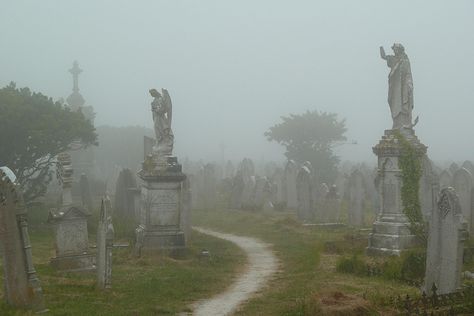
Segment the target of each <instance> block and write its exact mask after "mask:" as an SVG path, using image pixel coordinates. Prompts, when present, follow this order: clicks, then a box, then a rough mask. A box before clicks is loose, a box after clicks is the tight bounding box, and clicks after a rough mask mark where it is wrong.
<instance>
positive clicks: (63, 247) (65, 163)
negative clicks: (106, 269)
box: [48, 153, 95, 271]
mask: <svg viewBox="0 0 474 316" xmlns="http://www.w3.org/2000/svg"><path fill="white" fill-rule="evenodd" d="M57 167H58V168H57V171H58V178H59V181H60V183H61V184H62V199H61V200H62V205H61V207H59V208H54V209H51V210H50V211H49V214H48V223H50V224H52V225H53V227H54V238H55V251H56V257H54V258H51V261H50V264H51V266H52V267H53V268H55V269H57V270H62V271H89V270H93V269H94V268H95V267H94V259H95V256H94V255H93V254H91V253H90V252H89V237H88V231H87V218H88V217H89V216H90V214H89V213H88V212H87V211H86V209H84V208H83V207H82V206H79V205H74V204H73V202H72V194H71V186H72V182H73V178H72V174H73V169H72V163H71V159H70V156H69V154H68V153H61V154H59V155H58V165H57Z"/></svg>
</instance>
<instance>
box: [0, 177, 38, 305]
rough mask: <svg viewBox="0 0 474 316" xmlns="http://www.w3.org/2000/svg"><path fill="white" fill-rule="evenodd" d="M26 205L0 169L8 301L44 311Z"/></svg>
mask: <svg viewBox="0 0 474 316" xmlns="http://www.w3.org/2000/svg"><path fill="white" fill-rule="evenodd" d="M26 215H27V214H26V208H25V205H24V203H23V199H22V196H21V194H20V193H19V191H18V187H17V185H16V184H14V183H12V182H11V180H10V179H9V178H8V176H7V175H6V173H4V172H3V170H0V250H1V255H2V257H3V270H4V271H5V275H4V288H5V295H4V296H5V299H6V301H7V303H8V304H10V305H12V306H15V307H20V308H31V309H33V310H35V311H37V312H43V311H46V310H45V307H44V302H43V291H42V289H41V285H40V282H39V279H38V277H37V276H36V271H35V268H34V266H33V260H32V254H31V244H30V238H29V234H28V222H27V218H26Z"/></svg>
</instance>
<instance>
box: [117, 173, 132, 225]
mask: <svg viewBox="0 0 474 316" xmlns="http://www.w3.org/2000/svg"><path fill="white" fill-rule="evenodd" d="M137 189H138V186H137V181H136V179H135V175H134V174H133V173H132V171H131V170H130V169H128V168H125V169H122V170H121V171H120V173H119V176H118V178H117V182H116V184H115V196H114V216H116V217H119V218H122V219H129V220H133V219H134V218H135V214H136V209H135V206H136V205H135V204H136V203H135V196H136V195H137V193H136V191H137Z"/></svg>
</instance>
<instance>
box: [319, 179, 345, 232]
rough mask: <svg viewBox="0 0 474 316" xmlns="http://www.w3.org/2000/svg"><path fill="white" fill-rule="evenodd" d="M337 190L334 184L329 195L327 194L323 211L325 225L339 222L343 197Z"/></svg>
mask: <svg viewBox="0 0 474 316" xmlns="http://www.w3.org/2000/svg"><path fill="white" fill-rule="evenodd" d="M337 190H338V188H337V186H336V185H335V184H333V185H332V186H331V187H330V188H329V192H328V194H326V199H325V200H324V206H323V209H322V218H323V223H337V222H339V219H340V214H339V211H340V202H341V196H340V195H339V193H338V191H337Z"/></svg>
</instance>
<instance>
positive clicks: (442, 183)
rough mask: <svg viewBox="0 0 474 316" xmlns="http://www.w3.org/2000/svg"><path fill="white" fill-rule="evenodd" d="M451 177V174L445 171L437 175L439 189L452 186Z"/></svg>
mask: <svg viewBox="0 0 474 316" xmlns="http://www.w3.org/2000/svg"><path fill="white" fill-rule="evenodd" d="M452 182H453V176H452V174H451V172H450V171H449V170H448V169H446V170H443V171H442V172H441V173H440V174H439V187H440V188H441V189H443V188H447V187H450V186H452Z"/></svg>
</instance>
